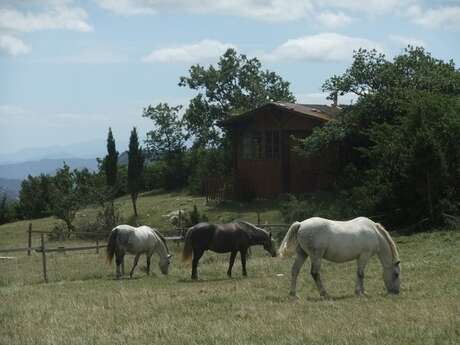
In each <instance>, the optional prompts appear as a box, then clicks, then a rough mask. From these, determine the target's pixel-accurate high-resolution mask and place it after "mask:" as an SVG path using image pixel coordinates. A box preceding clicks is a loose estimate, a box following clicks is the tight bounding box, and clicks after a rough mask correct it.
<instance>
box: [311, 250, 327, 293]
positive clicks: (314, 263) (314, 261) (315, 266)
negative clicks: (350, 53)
mask: <svg viewBox="0 0 460 345" xmlns="http://www.w3.org/2000/svg"><path fill="white" fill-rule="evenodd" d="M321 257H322V255H318V254H314V256H312V257H311V270H310V273H311V276H312V277H313V280H314V281H315V283H316V287H317V288H318V290H319V294H320V296H322V297H327V292H326V289H325V288H324V285H323V282H322V281H321V274H320V273H319V272H320V270H321Z"/></svg>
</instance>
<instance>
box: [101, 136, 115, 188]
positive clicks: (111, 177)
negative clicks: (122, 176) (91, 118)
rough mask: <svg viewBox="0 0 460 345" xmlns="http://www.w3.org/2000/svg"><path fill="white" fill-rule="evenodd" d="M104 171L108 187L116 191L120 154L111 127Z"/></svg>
mask: <svg viewBox="0 0 460 345" xmlns="http://www.w3.org/2000/svg"><path fill="white" fill-rule="evenodd" d="M104 171H105V176H106V181H107V186H108V187H110V188H112V189H114V188H115V187H116V184H117V173H118V152H117V150H116V147H115V139H114V138H113V134H112V129H111V128H110V127H109V134H108V136H107V156H105V159H104Z"/></svg>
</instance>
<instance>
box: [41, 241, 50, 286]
mask: <svg viewBox="0 0 460 345" xmlns="http://www.w3.org/2000/svg"><path fill="white" fill-rule="evenodd" d="M41 248H42V262H43V279H45V283H48V276H47V274H46V248H45V234H41Z"/></svg>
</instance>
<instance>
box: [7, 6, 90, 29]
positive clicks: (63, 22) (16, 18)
mask: <svg viewBox="0 0 460 345" xmlns="http://www.w3.org/2000/svg"><path fill="white" fill-rule="evenodd" d="M87 17H88V15H87V13H86V12H85V10H83V9H81V8H78V7H69V6H67V5H64V4H60V5H54V6H52V7H47V8H46V9H45V10H43V11H41V12H21V11H18V10H17V9H11V8H0V29H4V30H11V31H17V32H31V31H37V30H50V29H65V30H74V31H81V32H88V31H92V27H91V25H89V24H88V23H87V22H86V20H87Z"/></svg>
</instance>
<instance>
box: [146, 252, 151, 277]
mask: <svg viewBox="0 0 460 345" xmlns="http://www.w3.org/2000/svg"><path fill="white" fill-rule="evenodd" d="M151 258H152V255H149V254H147V275H150V259H151Z"/></svg>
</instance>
